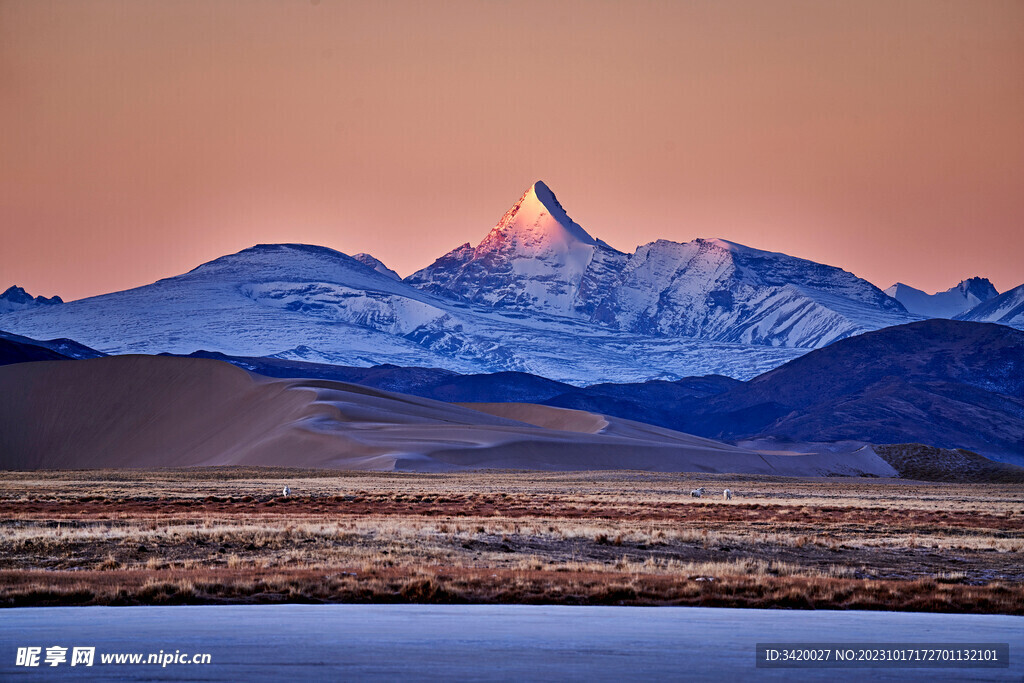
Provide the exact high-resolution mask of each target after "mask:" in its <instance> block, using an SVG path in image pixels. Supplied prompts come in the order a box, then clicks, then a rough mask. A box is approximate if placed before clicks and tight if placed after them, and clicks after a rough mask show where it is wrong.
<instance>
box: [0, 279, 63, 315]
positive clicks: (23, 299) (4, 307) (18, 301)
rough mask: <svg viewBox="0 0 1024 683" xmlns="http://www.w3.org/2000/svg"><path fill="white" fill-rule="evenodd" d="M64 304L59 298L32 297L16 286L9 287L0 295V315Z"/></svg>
mask: <svg viewBox="0 0 1024 683" xmlns="http://www.w3.org/2000/svg"><path fill="white" fill-rule="evenodd" d="M62 303H64V302H63V301H62V300H61V298H60V297H59V296H52V297H50V298H49V299H47V298H46V297H45V296H32V295H31V294H29V293H28V292H26V291H25V290H24V289H22V288H21V287H19V286H18V285H11V286H10V287H8V288H7V291H5V292H4V293H3V294H0V313H10V312H11V311H24V310H26V309H29V308H35V307H36V306H53V305H55V304H62Z"/></svg>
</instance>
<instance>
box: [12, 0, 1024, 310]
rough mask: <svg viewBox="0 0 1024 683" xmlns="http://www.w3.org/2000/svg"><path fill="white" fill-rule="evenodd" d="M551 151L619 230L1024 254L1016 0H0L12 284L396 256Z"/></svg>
mask: <svg viewBox="0 0 1024 683" xmlns="http://www.w3.org/2000/svg"><path fill="white" fill-rule="evenodd" d="M537 179H543V180H545V181H546V182H547V183H548V184H549V185H550V186H551V188H552V189H553V190H554V191H555V192H556V193H557V194H558V196H559V199H560V200H561V201H562V204H563V205H564V206H565V208H566V209H567V210H568V212H569V213H570V215H571V216H573V218H574V219H576V221H577V222H578V223H580V224H581V225H583V227H584V228H586V229H587V230H588V231H589V232H590V233H591V234H593V235H595V236H596V237H600V238H602V239H604V240H605V241H607V242H608V243H610V244H611V245H612V246H614V247H617V248H619V249H621V250H624V251H631V250H632V249H633V248H634V247H635V246H636V245H637V244H641V243H645V242H649V241H651V240H654V239H657V238H659V237H660V238H666V239H672V240H678V241H685V240H689V239H692V238H695V237H725V238H727V239H731V240H733V241H736V242H741V243H744V244H748V245H750V246H754V247H760V248H767V249H772V250H775V251H783V252H786V253H789V254H793V255H795V256H801V257H805V258H810V259H814V260H817V261H822V262H825V263H830V264H833V265H838V266H842V267H843V268H846V269H847V270H851V271H853V272H854V273H856V274H858V275H860V276H862V277H865V278H867V279H868V280H870V281H872V282H874V283H875V284H877V285H879V286H881V287H886V286H888V285H889V284H891V283H892V282H894V281H896V280H902V281H903V282H906V283H908V284H911V285H913V286H916V287H919V288H922V289H925V290H927V291H935V290H937V289H945V288H947V287H950V286H951V285H953V284H955V283H956V282H957V281H958V280H960V279H962V278H964V277H968V276H971V275H983V276H988V277H990V278H991V279H992V280H993V282H994V283H995V285H996V287H997V288H998V289H999V290H1000V291H1003V290H1005V289H1008V288H1010V287H1013V286H1015V285H1018V284H1021V283H1022V282H1024V2H1020V1H1019V0H1008V1H1006V2H998V1H990V0H962V1H958V2H946V1H944V0H921V1H910V2H908V1H900V0H879V1H877V2H872V1H870V0H849V1H848V2H830V1H828V0H804V1H793V2H773V1H768V0H747V1H735V2H732V1H729V0H707V1H706V2H687V1H685V0H666V1H665V2H642V1H640V2H637V1H630V2H626V1H625V0H622V1H620V2H601V1H600V0H584V1H581V2H569V1H564V2H563V1H559V0H554V1H552V0H543V1H541V2H520V1H511V0H477V1H471V2H439V1H433V0H432V1H429V2H387V1H385V2H370V1H368V0H367V1H364V2H357V1H355V0H347V1H344V2H342V1H338V2H335V1H332V0H319V2H317V1H316V0H313V1H312V2H310V1H308V0H307V1H306V2H298V1H296V2H284V1H282V2H265V1H261V0H252V1H249V0H247V1H244V2H242V1H239V2H231V1H229V0H217V1H215V2H209V1H207V0H202V1H188V0H167V1H165V2H147V1H145V0H125V1H123V2H102V1H101V2H86V1H82V2H53V3H51V2H46V1H45V0H23V1H16V0H15V1H12V0H0V229H2V231H3V233H2V237H3V239H2V241H0V289H3V288H6V286H7V285H9V284H13V283H17V284H20V285H23V286H25V287H26V288H27V289H28V290H29V291H30V292H32V293H34V294H43V295H47V296H49V295H53V294H59V295H61V296H62V297H64V298H65V299H69V300H70V299H74V298H79V297H83V296H88V295H92V294H99V293H103V292H108V291H113V290H117V289H124V288H127V287H132V286H137V285H141V284H145V283H148V282H152V281H153V280H155V279H157V278H160V277H166V276H170V275H175V274H178V273H182V272H184V271H187V270H189V269H191V268H192V267H194V266H195V265H197V264H198V263H200V262H203V261H207V260H210V259H212V258H215V257H217V256H220V255H222V254H225V253H229V252H233V251H237V250H239V249H242V248H245V247H247V246H250V245H252V244H255V243H258V242H308V243H314V244H323V245H327V246H330V247H334V248H336V249H339V250H341V251H344V252H346V253H349V254H354V253H357V252H360V251H367V252H370V253H372V254H374V255H375V256H377V257H378V258H380V259H382V260H383V261H384V262H385V263H387V264H388V265H389V266H391V267H392V268H394V269H396V270H397V271H398V272H399V273H401V274H402V275H406V274H408V273H410V272H411V271H413V270H415V269H417V268H419V267H422V266H424V265H426V264H427V263H429V262H430V261H432V260H433V258H434V257H436V256H439V255H440V254H442V253H443V252H445V251H447V250H449V249H451V248H452V247H454V246H457V245H458V244H461V243H463V242H467V241H469V242H473V243H474V244H475V243H476V242H478V241H479V240H480V239H481V238H483V236H484V235H485V234H486V232H487V231H488V229H489V228H490V227H492V226H493V225H494V224H495V223H496V222H497V220H498V219H499V218H500V217H501V215H502V214H503V213H504V212H505V210H506V209H507V208H508V207H509V206H510V205H511V204H512V203H513V202H514V201H515V200H516V199H517V198H518V197H519V195H520V194H521V193H522V192H523V190H525V189H526V187H527V186H529V184H530V183H531V182H533V181H534V180H537Z"/></svg>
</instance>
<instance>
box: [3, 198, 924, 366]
mask: <svg viewBox="0 0 1024 683" xmlns="http://www.w3.org/2000/svg"><path fill="white" fill-rule="evenodd" d="M357 256H358V258H353V257H350V256H347V255H345V254H342V253H340V252H337V251H334V250H332V249H328V248H325V247H315V246H309V245H299V244H276V245H274V244H271V245H258V246H255V247H252V248H250V249H245V250H243V251H241V252H238V253H237V254H231V255H228V256H224V257H221V258H219V259H216V260H214V261H211V262H209V263H205V264H203V265H201V266H199V267H197V268H195V269H193V270H192V271H190V272H188V273H185V274H184V275H180V276H177V277H172V278H167V279H165V280H160V281H158V282H155V283H153V284H151V285H147V286H145V287H139V288H136V289H132V290H127V291H124V292H116V293H113V294H108V295H104V296H99V297H93V298H91V299H84V300H81V301H74V302H71V303H69V304H64V305H62V306H45V307H37V308H35V309H33V310H27V311H17V312H11V313H7V314H2V315H0V329H7V330H10V331H12V332H15V333H18V334H23V335H27V336H30V337H35V338H45V337H56V336H60V337H71V338H74V339H76V340H78V341H80V342H82V343H84V344H87V345H89V346H91V347H94V348H96V349H97V350H99V351H103V352H106V353H112V354H121V353H161V352H169V353H177V354H188V353H191V352H193V351H196V350H200V349H204V350H208V351H216V352H221V353H225V354H230V355H235V356H269V357H274V358H280V359H285V360H299V361H312V362H326V363H332V364H339V365H352V366H372V365H377V364H381V363H391V364H395V365H402V366H419V367H436V368H444V369H447V370H452V371H455V372H461V373H481V372H497V371H504V370H508V371H517V372H526V373H531V374H536V375H541V376H544V377H548V378H550V379H553V380H557V381H563V382H568V383H572V384H594V383H597V382H641V381H645V380H650V379H665V380H675V379H679V378H682V377H689V376H695V375H708V374H721V375H727V376H730V377H734V378H737V379H746V378H749V377H753V376H755V375H757V374H760V373H762V372H765V371H767V370H769V369H771V368H774V367H777V366H778V365H780V364H782V363H784V362H786V361H788V360H791V359H793V358H795V357H797V356H800V355H801V354H802V353H804V352H805V351H806V350H807V349H811V348H817V347H820V346H824V345H826V344H828V343H830V342H832V341H835V340H837V339H842V338H844V337H848V336H851V335H854V334H858V333H860V332H864V331H867V330H872V329H878V328H881V327H885V326H889V325H894V324H898V323H903V322H907V321H909V320H913V319H915V318H914V317H913V316H910V315H909V314H908V313H907V312H906V310H905V309H904V308H903V307H902V305H901V304H900V303H899V302H897V301H896V300H894V299H892V298H890V297H887V296H886V295H885V294H883V293H882V292H881V291H880V290H878V289H877V288H876V287H874V286H873V285H871V284H869V283H867V282H865V281H864V280H861V279H860V278H857V277H856V276H854V275H852V274H851V273H848V272H846V271H843V270H841V269H839V268H834V267H832V266H826V265H821V264H818V263H814V262H811V261H806V260H803V259H798V258H793V257H790V256H786V255H785V254H778V253H772V252H766V251H760V250H757V249H751V248H748V247H743V246H741V245H738V244H734V243H731V242H726V241H724V240H695V241H693V242H689V243H685V244H679V243H674V242H667V241H663V240H662V241H658V242H653V243H651V244H647V245H644V246H642V247H639V248H638V249H637V250H636V252H635V253H634V254H632V255H627V254H624V253H622V252H619V251H616V250H615V249H612V248H611V247H609V246H608V245H607V244H605V243H603V242H601V241H600V240H596V239H594V238H593V237H591V236H590V235H589V234H587V233H586V231H585V230H583V228H582V227H580V226H579V225H578V224H576V223H575V222H573V221H572V219H571V218H569V216H568V215H567V214H566V212H565V211H564V209H563V208H562V206H561V205H560V204H559V203H558V200H557V199H555V196H554V194H553V193H552V192H551V190H550V189H549V188H548V187H547V186H546V185H545V184H544V183H542V182H537V183H535V184H534V185H533V186H532V187H531V188H530V189H529V190H527V191H526V193H524V194H523V196H522V197H521V198H520V200H519V201H518V202H517V203H516V204H515V205H514V206H513V207H512V208H511V209H510V210H509V211H508V212H506V214H505V215H504V217H503V218H502V219H501V221H499V223H498V225H497V226H496V227H495V228H494V229H493V230H491V231H490V233H489V234H488V235H487V236H486V237H485V238H484V240H483V241H482V242H481V243H480V244H479V245H478V246H477V247H471V246H470V245H468V244H466V245H463V246H462V247H459V248H458V249H456V250H454V251H452V252H450V253H449V254H446V255H445V256H443V257H441V258H440V259H438V260H437V261H435V262H434V264H432V265H431V266H429V267H428V268H425V269H423V270H421V271H419V272H418V273H415V274H414V275H412V276H410V277H409V278H407V279H406V280H405V281H402V280H400V279H398V278H397V277H396V276H395V273H394V272H393V271H391V270H390V269H388V268H387V267H386V266H385V265H384V264H383V263H381V262H380V261H379V260H377V259H376V258H374V257H372V256H370V255H368V254H359V255H357Z"/></svg>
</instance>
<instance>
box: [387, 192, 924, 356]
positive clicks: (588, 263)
mask: <svg viewBox="0 0 1024 683" xmlns="http://www.w3.org/2000/svg"><path fill="white" fill-rule="evenodd" d="M406 282H408V283H409V284H411V285H414V286H416V287H418V288H420V289H423V290H425V291H429V292H432V293H436V294H438V295H440V296H444V297H447V298H451V299H456V300H460V301H469V302H478V303H483V304H487V305H489V306H494V307H498V308H504V309H513V310H518V311H523V312H529V313H549V314H559V315H565V316H571V317H575V318H578V319H582V320H586V321H588V322H592V323H598V324H600V325H603V326H606V327H610V328H613V329H617V330H622V331H625V332H632V333H636V334H643V335H651V336H668V337H679V336H686V337H695V338H700V339H707V340H713V341H721V342H729V343H739V344H757V345H763V346H784V347H795V348H818V347H821V346H824V345H826V344H828V343H830V342H832V341H835V340H837V339H842V338H844V337H848V336H851V335H853V334H858V333H860V332H865V331H867V330H873V329H878V328H880V327H886V326H888V325H897V324H901V323H906V322H910V321H912V320H916V319H918V318H917V316H911V315H909V314H908V313H907V312H906V310H904V308H903V307H902V306H901V305H900V304H899V303H898V302H896V301H894V300H893V299H891V298H889V297H887V296H885V294H884V293H883V292H881V291H880V290H879V289H878V288H877V287H875V286H874V285H872V284H870V283H868V282H866V281H865V280H862V279H860V278H858V277H856V276H855V275H853V274H852V273H848V272H846V271H844V270H842V269H840V268H835V267H832V266H826V265H822V264H819V263H814V262H812V261H807V260H804V259H798V258H794V257H791V256H787V255H785V254H778V253H773V252H767V251H760V250H757V249H751V248H749V247H744V246H742V245H739V244H735V243H733V242H727V241H725V240H717V239H716V240H702V239H698V240H695V241H693V242H688V243H683V244H680V243H676V242H669V241H666V240H658V241H657V242H652V243H650V244H646V245H643V246H640V247H638V248H637V250H636V252H635V253H633V254H630V255H627V254H624V253H622V252H619V251H616V250H615V249H612V248H611V247H609V246H607V245H606V244H604V243H603V242H601V241H600V240H595V239H594V238H593V237H591V236H590V235H589V234H587V233H586V231H584V230H583V228H581V227H580V226H579V225H578V224H576V223H575V222H573V221H572V219H571V218H569V216H568V215H567V214H566V213H565V211H564V209H563V208H562V206H561V204H559V203H558V200H557V199H556V198H555V196H554V194H553V193H552V192H551V190H550V189H549V188H548V187H547V185H545V184H544V183H543V182H540V181H538V182H537V183H535V184H534V185H533V186H532V187H531V188H530V189H529V190H527V191H526V193H525V194H524V195H523V196H522V197H521V198H520V200H519V201H518V202H517V203H516V204H515V205H514V206H513V207H512V208H511V209H510V210H509V211H508V212H507V213H506V214H505V216H504V217H503V218H502V219H501V221H499V223H498V225H497V226H496V227H494V228H493V229H492V230H491V231H490V233H488V235H487V236H486V237H485V238H484V239H483V240H482V241H481V242H480V244H478V245H477V246H476V247H472V246H470V245H469V244H464V245H462V246H461V247H459V248H457V249H455V250H453V251H451V252H449V253H448V254H446V255H444V256H442V257H441V258H440V259H438V260H437V261H435V262H434V263H433V264H431V265H430V266H428V267H427V268H424V269H423V270H420V271H418V272H416V273H414V274H413V275H411V276H409V277H408V278H406Z"/></svg>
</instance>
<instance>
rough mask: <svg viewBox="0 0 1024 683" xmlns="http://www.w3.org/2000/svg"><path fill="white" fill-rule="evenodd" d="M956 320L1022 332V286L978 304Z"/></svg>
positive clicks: (1023, 322) (1023, 292)
mask: <svg viewBox="0 0 1024 683" xmlns="http://www.w3.org/2000/svg"><path fill="white" fill-rule="evenodd" d="M956 319H957V320H972V321H974V322H979V323H999V324H1000V325H1008V326H1010V327H1016V328H1017V329H1019V330H1024V285H1020V286H1018V287H1014V288H1013V289H1010V290H1007V291H1005V292H1003V293H1002V294H1000V295H999V296H997V297H993V298H991V299H989V300H988V301H985V302H983V303H981V304H978V305H977V306H975V307H974V308H972V309H971V310H969V311H967V312H966V313H962V314H960V315H958V316H957V317H956Z"/></svg>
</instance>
